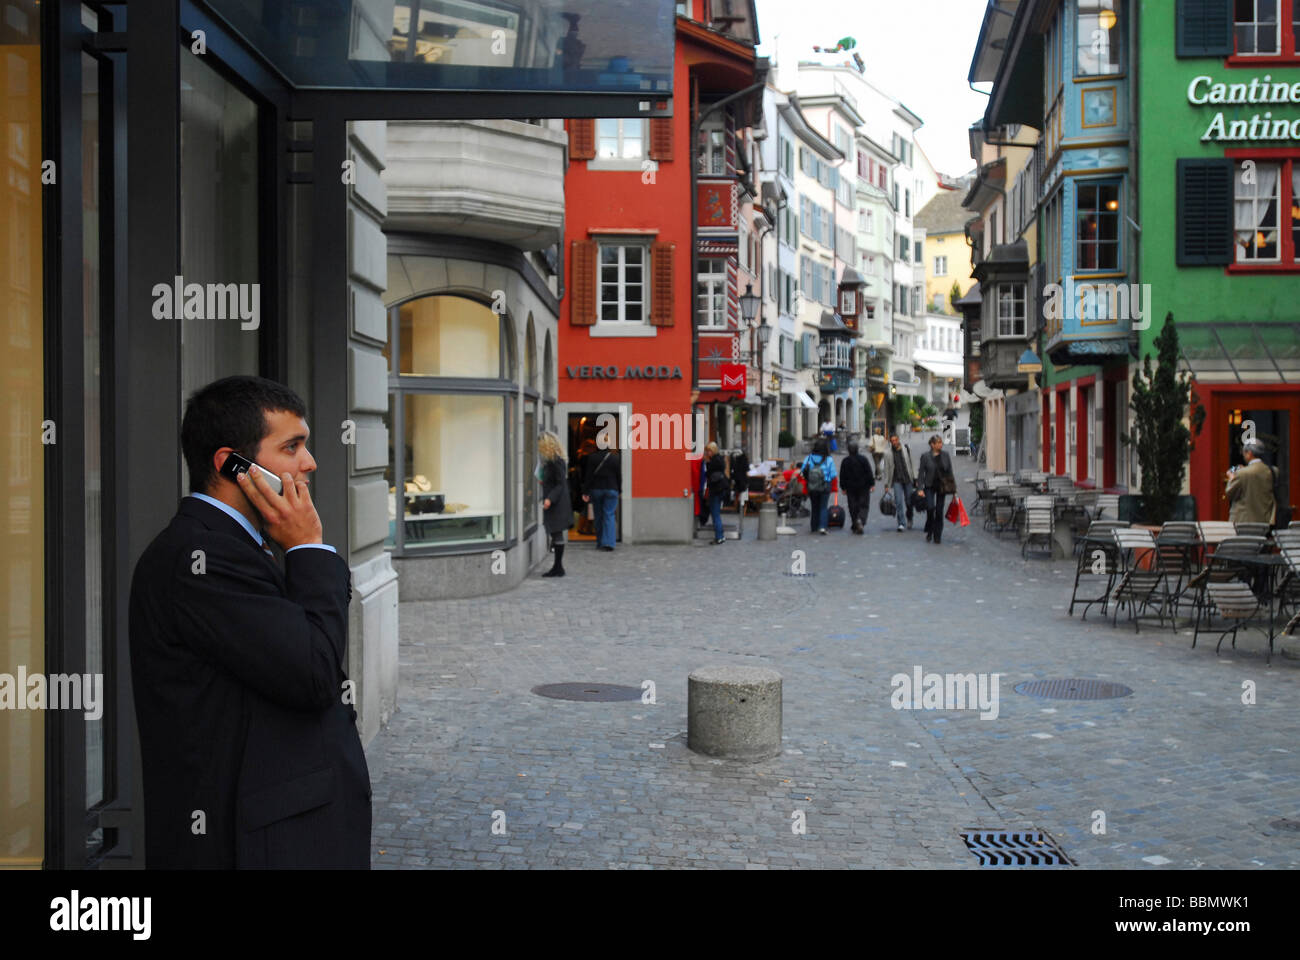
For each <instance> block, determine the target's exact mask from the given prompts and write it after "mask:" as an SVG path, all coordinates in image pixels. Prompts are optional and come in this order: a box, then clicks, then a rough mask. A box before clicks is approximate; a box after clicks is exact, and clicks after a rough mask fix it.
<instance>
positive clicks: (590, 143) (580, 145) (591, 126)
mask: <svg viewBox="0 0 1300 960" xmlns="http://www.w3.org/2000/svg"><path fill="white" fill-rule="evenodd" d="M569 159H570V160H595V159H596V121H595V120H592V119H591V118H590V117H587V118H579V119H576V120H570V121H569Z"/></svg>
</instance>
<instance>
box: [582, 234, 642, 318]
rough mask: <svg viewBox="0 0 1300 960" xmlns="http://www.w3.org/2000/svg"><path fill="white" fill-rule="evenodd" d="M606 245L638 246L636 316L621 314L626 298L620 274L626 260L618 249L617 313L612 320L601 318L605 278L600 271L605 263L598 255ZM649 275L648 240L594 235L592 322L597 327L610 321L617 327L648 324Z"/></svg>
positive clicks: (622, 248) (620, 246)
mask: <svg viewBox="0 0 1300 960" xmlns="http://www.w3.org/2000/svg"><path fill="white" fill-rule="evenodd" d="M606 247H617V248H618V249H619V250H620V251H623V250H627V249H630V248H633V247H635V248H637V249H639V250H641V288H642V300H641V319H640V320H628V319H627V317H626V316H625V312H626V308H627V306H628V304H629V301H627V300H626V299H625V297H624V292H625V287H626V283H627V281H626V279H625V278H624V276H623V271H624V268H625V267H626V263H625V262H624V258H623V255H622V253H621V252H620V256H619V263H618V266H619V279H618V281H617V284H618V291H619V292H618V301H617V305H618V312H619V317H618V319H616V320H606V319H605V299H604V297H605V279H604V275H603V274H604V267H605V263H604V260H603V259H602V255H603V253H604V250H605V248H606ZM651 279H652V277H651V264H650V241H649V240H636V239H632V238H630V237H614V238H604V239H602V238H599V237H597V238H596V323H595V324H594V326H597V327H599V326H605V327H607V328H608V327H609V326H610V325H618V326H619V327H624V326H626V327H650V326H651V324H650V293H651V291H650V288H651V285H652V284H651Z"/></svg>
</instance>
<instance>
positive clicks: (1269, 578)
mask: <svg viewBox="0 0 1300 960" xmlns="http://www.w3.org/2000/svg"><path fill="white" fill-rule="evenodd" d="M1216 562H1217V563H1218V564H1219V565H1220V566H1229V565H1232V566H1240V567H1245V568H1246V569H1247V570H1249V571H1250V572H1251V574H1252V579H1254V580H1256V581H1258V582H1259V583H1260V584H1261V585H1262V586H1263V594H1264V595H1263V597H1262V598H1261V599H1263V600H1264V602H1266V603H1267V604H1268V661H1267V662H1269V663H1272V661H1273V628H1274V619H1273V601H1274V600H1275V599H1276V593H1277V584H1276V583H1275V582H1274V581H1275V580H1276V578H1277V574H1278V571H1282V572H1283V573H1286V572H1287V571H1288V570H1289V569H1290V565H1289V564H1288V563H1287V560H1286V557H1284V556H1282V555H1281V554H1279V553H1261V554H1258V555H1256V556H1249V557H1223V558H1220V557H1217V556H1212V557H1210V564H1211V566H1213V565H1214V564H1215V563H1216Z"/></svg>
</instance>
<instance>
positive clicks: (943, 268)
mask: <svg viewBox="0 0 1300 960" xmlns="http://www.w3.org/2000/svg"><path fill="white" fill-rule="evenodd" d="M934 275H935V276H936V277H946V276H948V258H947V257H935V258H934Z"/></svg>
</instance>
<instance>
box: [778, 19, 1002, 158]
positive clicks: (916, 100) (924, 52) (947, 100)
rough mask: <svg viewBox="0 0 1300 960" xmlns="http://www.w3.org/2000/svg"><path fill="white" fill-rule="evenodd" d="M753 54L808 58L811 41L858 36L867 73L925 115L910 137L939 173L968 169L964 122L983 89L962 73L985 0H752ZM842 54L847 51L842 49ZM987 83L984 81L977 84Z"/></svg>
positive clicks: (975, 110) (983, 102)
mask: <svg viewBox="0 0 1300 960" xmlns="http://www.w3.org/2000/svg"><path fill="white" fill-rule="evenodd" d="M757 6H758V32H759V39H760V40H761V41H762V42H761V43H760V44H759V47H758V53H759V56H771V55H772V54H773V52H774V45H773V38H774V37H776V36H778V35H780V36H781V38H782V40H781V45H782V48H783V49H789V48H788V47H787V46H786V45H787V43H789V41H790V38H794V39H795V41H796V43H795V47H794V48H795V49H797V50H800V51H804V52H806V53H807V55H808V58H809V59H812V58H814V57H816V56H817V55H816V54H814V53H813V49H812V48H813V45H814V44H821V45H822V46H824V47H825V46H829V47H834V46H835V44H836V42H837V41H839V40H840V39H841V38H843V37H853V39H854V40H856V41H857V48H856V52H857V53H859V54H861V56H862V59H863V60H864V61H866V64H867V72H866V77H867V79H868V80H870V81H871V82H872V83H873V84H875V85H876V86H877V87H879V88H880V89H881V90H884V91H885V92H886V93H889V94H890V95H891V96H893V97H895V98H897V99H899V100H901V101H903V103H904V104H906V105H907V107H908V109H910V110H911V111H912V112H913V113H915V114H916V115H917V116H919V117H920V118H921V119H922V120H924V121H925V126H923V127H921V129H920V130H919V131H918V132H917V135H916V139H917V143H919V144H920V145H921V148H922V149H923V150H924V151H925V153H926V156H928V157H929V158H930V162H931V163H932V164H934V167H935V169H936V170H938V171H939V172H940V173H946V174H950V175H952V176H961V175H962V174H963V173H966V172H968V171H969V170H972V169H974V167H975V163H974V161H972V160H971V158H970V143H969V140H968V139H967V130H968V129H969V128H970V125H971V123H972V122H974V121H975V120H977V119H979V118H980V117H981V116H983V114H984V108H985V107H986V106H987V105H988V97H986V96H984V95H983V94H980V93H976V92H975V91H973V90H971V88H970V86H969V84H968V83H967V81H966V77H967V75H968V74H969V72H970V62H971V58H972V57H973V56H974V53H975V41H976V40H977V39H978V38H979V30H980V24H981V23H982V22H983V19H984V8H985V6H986V3H985V0H757ZM846 56H851V55H850V54H846ZM983 86H985V87H987V86H988V85H987V84H983Z"/></svg>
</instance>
